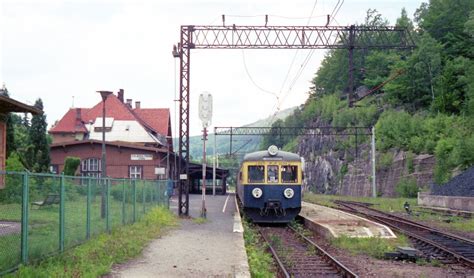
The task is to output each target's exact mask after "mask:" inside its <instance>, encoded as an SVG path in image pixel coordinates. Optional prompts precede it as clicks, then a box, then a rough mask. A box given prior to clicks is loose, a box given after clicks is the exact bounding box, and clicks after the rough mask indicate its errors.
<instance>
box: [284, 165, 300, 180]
mask: <svg viewBox="0 0 474 278" xmlns="http://www.w3.org/2000/svg"><path fill="white" fill-rule="evenodd" d="M281 180H282V182H283V183H295V182H298V166H296V165H285V166H281Z"/></svg>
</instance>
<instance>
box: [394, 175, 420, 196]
mask: <svg viewBox="0 0 474 278" xmlns="http://www.w3.org/2000/svg"><path fill="white" fill-rule="evenodd" d="M418 191H420V189H419V188H418V185H417V184H416V180H414V179H411V178H402V179H401V180H400V181H399V182H398V183H397V185H396V186H395V192H397V193H398V196H399V197H402V198H416V197H417V195H418Z"/></svg>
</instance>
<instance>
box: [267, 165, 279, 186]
mask: <svg viewBox="0 0 474 278" xmlns="http://www.w3.org/2000/svg"><path fill="white" fill-rule="evenodd" d="M267 182H270V183H278V165H268V167H267Z"/></svg>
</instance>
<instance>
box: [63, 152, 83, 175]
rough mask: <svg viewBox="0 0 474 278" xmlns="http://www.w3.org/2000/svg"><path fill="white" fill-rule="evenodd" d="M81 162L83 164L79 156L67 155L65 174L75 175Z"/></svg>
mask: <svg viewBox="0 0 474 278" xmlns="http://www.w3.org/2000/svg"><path fill="white" fill-rule="evenodd" d="M79 164H81V159H80V158H79V157H73V156H68V157H66V159H65V160H64V175H66V176H75V175H76V171H77V167H79Z"/></svg>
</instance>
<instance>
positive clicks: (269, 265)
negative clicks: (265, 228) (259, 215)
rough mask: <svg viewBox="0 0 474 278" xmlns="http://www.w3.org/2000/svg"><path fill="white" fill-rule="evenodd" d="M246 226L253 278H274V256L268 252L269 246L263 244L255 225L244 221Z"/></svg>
mask: <svg viewBox="0 0 474 278" xmlns="http://www.w3.org/2000/svg"><path fill="white" fill-rule="evenodd" d="M242 224H243V225H244V240H245V250H246V251H247V258H248V262H249V267H250V274H251V275H252V277H262V278H267V277H268V278H270V277H274V276H275V275H274V271H272V270H274V269H275V266H274V265H273V258H272V256H271V255H270V254H269V253H267V252H266V250H267V248H268V246H267V244H264V243H263V240H262V239H261V238H260V235H259V234H258V232H257V231H256V230H255V227H254V226H253V224H251V223H250V222H249V221H248V220H247V219H244V221H242Z"/></svg>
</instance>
